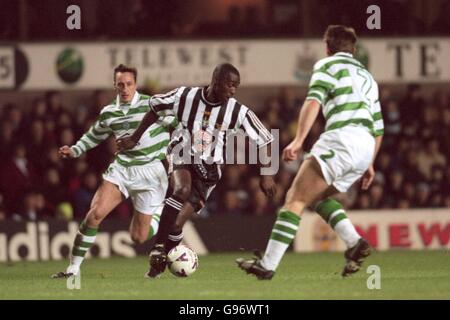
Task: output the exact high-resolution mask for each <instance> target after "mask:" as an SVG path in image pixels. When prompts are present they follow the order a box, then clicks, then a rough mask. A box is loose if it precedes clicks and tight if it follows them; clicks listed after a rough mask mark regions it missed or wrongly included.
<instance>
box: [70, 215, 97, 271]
mask: <svg viewBox="0 0 450 320" xmlns="http://www.w3.org/2000/svg"><path fill="white" fill-rule="evenodd" d="M97 231H98V228H89V227H88V226H87V225H86V221H83V222H81V224H80V227H79V229H78V233H77V236H76V237H75V241H74V243H73V248H72V256H71V260H70V264H71V265H77V266H80V265H81V263H82V262H83V260H84V256H85V255H86V252H88V250H89V249H90V248H91V247H92V245H93V244H94V242H95V237H96V235H97Z"/></svg>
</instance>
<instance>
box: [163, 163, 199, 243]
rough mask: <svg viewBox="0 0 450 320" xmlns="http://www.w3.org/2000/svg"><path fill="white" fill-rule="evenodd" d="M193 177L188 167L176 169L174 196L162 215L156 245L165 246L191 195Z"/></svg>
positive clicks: (165, 205)
mask: <svg viewBox="0 0 450 320" xmlns="http://www.w3.org/2000/svg"><path fill="white" fill-rule="evenodd" d="M191 184H192V177H191V172H190V171H189V169H187V168H186V167H179V168H174V171H173V173H172V175H171V185H172V190H173V192H172V194H171V195H170V196H169V197H168V198H167V199H166V200H165V204H164V208H163V210H162V213H161V220H160V223H159V230H158V233H157V234H156V240H155V244H156V245H164V243H165V242H166V240H167V238H168V236H169V233H170V231H171V229H172V226H173V225H174V223H175V221H176V219H177V217H178V215H179V213H180V211H181V209H182V208H183V205H184V204H185V202H186V201H187V199H188V198H189V195H190V193H191Z"/></svg>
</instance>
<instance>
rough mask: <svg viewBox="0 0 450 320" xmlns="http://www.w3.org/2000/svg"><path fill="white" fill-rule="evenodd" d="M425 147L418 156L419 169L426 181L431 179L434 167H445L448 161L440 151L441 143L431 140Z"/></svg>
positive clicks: (427, 141)
mask: <svg viewBox="0 0 450 320" xmlns="http://www.w3.org/2000/svg"><path fill="white" fill-rule="evenodd" d="M424 145H425V147H424V148H423V149H422V150H420V151H419V152H418V154H417V168H418V169H419V171H420V173H421V174H422V175H423V176H424V177H425V179H427V180H430V179H431V173H432V168H433V167H434V166H440V167H445V165H446V163H447V159H445V156H444V155H443V154H442V153H441V152H440V151H439V149H440V146H439V141H438V140H437V139H429V140H426V142H425V143H424Z"/></svg>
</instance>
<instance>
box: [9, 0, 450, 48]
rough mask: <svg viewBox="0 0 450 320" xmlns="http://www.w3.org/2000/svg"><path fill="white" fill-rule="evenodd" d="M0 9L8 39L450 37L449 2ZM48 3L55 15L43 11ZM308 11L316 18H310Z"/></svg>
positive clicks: (109, 1)
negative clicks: (374, 8)
mask: <svg viewBox="0 0 450 320" xmlns="http://www.w3.org/2000/svg"><path fill="white" fill-rule="evenodd" d="M73 4H75V5H78V6H79V7H80V8H81V15H82V21H83V27H82V28H81V29H80V30H76V32H74V31H73V30H69V29H67V28H65V25H66V19H67V17H68V16H69V15H68V14H67V13H66V9H67V7H68V6H70V5H73ZM373 4H377V5H378V6H379V7H380V9H381V14H382V21H383V28H381V29H380V30H369V29H367V28H366V19H367V17H368V16H369V15H368V14H367V13H366V12H367V8H368V7H369V6H370V5H373ZM0 7H1V8H2V10H1V11H0V39H4V40H6V41H10V40H19V41H29V40H34V41H36V40H66V39H67V38H68V37H70V39H83V40H86V39H89V40H96V39H101V40H122V39H127V40H130V39H144V38H145V39H157V38H161V39H165V40H167V39H182V38H202V37H206V38H211V37H214V38H233V37H236V36H238V37H239V38H245V37H252V38H255V37H256V38H258V37H264V38H267V37H280V36H288V37H292V36H295V37H320V36H322V33H323V30H324V29H325V28H326V26H327V25H328V24H347V25H352V26H353V27H355V28H356V30H359V35H360V36H396V35H403V36H412V35H413V36H430V35H434V36H436V35H449V34H450V22H449V21H450V20H449V19H448V16H449V14H450V2H449V1H428V2H427V1H420V0H408V1H406V0H378V1H375V3H374V1H371V0H361V1H354V0H340V1H334V0H318V1H316V0H303V1H298V0H284V1H278V0H265V1H221V2H219V1H218V2H217V3H216V4H210V3H208V2H207V1H199V0H165V1H160V0H145V1H144V0H130V1H123V2H118V1H115V0H98V1H90V0H77V1H73V0H71V1H69V0H40V1H34V0H22V1H10V0H0ZM48 8H52V12H54V13H57V14H51V15H49V14H48ZM189 9H191V11H189ZM211 11H214V12H211ZM192 12H195V13H194V14H193V13H192ZM312 13H313V16H314V19H311V18H310V17H311V16H312ZM399 13H401V15H399ZM212 15H213V17H212ZM43 17H45V18H43ZM161 17H163V18H161ZM400 17H401V18H400ZM24 21H27V22H28V23H24ZM112 21H114V23H111V22H112ZM308 23H309V25H308ZM307 25H308V26H307Z"/></svg>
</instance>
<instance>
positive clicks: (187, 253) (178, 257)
mask: <svg viewBox="0 0 450 320" xmlns="http://www.w3.org/2000/svg"><path fill="white" fill-rule="evenodd" d="M167 266H168V267H169V270H170V272H172V273H173V274H174V275H175V276H177V277H187V276H190V275H191V274H193V273H194V272H195V270H197V268H198V257H197V254H196V253H195V252H194V250H192V249H190V248H188V247H186V246H185V245H179V246H176V247H175V248H173V249H172V250H170V251H169V253H168V254H167Z"/></svg>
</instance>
